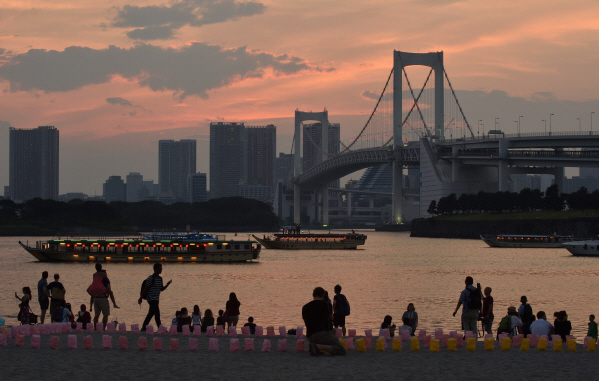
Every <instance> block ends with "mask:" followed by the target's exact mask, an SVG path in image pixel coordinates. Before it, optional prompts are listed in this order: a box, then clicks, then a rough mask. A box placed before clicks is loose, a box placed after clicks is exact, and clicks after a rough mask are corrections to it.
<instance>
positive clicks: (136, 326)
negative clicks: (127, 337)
mask: <svg viewBox="0 0 599 381" xmlns="http://www.w3.org/2000/svg"><path fill="white" fill-rule="evenodd" d="M131 333H136V334H138V335H139V333H140V332H139V324H131Z"/></svg>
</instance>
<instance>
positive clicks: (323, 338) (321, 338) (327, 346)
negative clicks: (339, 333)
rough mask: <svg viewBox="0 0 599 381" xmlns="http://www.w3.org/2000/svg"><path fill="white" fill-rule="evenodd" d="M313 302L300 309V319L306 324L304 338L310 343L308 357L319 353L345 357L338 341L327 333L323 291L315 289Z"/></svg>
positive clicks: (326, 315)
mask: <svg viewBox="0 0 599 381" xmlns="http://www.w3.org/2000/svg"><path fill="white" fill-rule="evenodd" d="M312 297H313V298H314V300H312V301H311V302H309V303H307V304H305V305H304V306H303V307H302V318H303V319H304V323H305V324H306V337H307V338H308V341H309V342H310V347H309V349H310V355H311V356H318V355H319V354H320V352H321V351H324V352H328V353H330V354H332V355H345V354H346V350H345V348H344V347H343V345H341V342H340V341H339V339H337V338H336V337H335V335H333V334H332V333H331V332H330V331H329V323H328V322H329V318H330V316H331V315H330V313H329V307H327V304H326V303H325V301H324V289H323V288H322V287H316V288H315V289H314V291H313V292H312Z"/></svg>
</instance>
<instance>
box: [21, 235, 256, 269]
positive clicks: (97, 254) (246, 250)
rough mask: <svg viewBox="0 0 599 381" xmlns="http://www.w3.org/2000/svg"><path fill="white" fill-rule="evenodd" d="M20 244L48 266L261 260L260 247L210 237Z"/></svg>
mask: <svg viewBox="0 0 599 381" xmlns="http://www.w3.org/2000/svg"><path fill="white" fill-rule="evenodd" d="M19 244H20V245H21V246H22V247H23V248H24V249H25V250H27V252H28V253H30V254H31V255H33V256H34V257H35V258H36V259H37V260H39V261H50V262H87V261H89V262H246V261H254V260H258V259H259V258H260V250H261V245H260V244H258V243H256V242H254V241H251V240H245V241H242V240H240V241H233V240H226V237H225V236H214V235H210V234H201V233H193V234H152V235H148V236H145V237H140V238H122V239H106V238H102V239H72V238H71V239H50V240H47V241H37V242H36V243H35V246H29V245H27V244H24V243H22V242H21V241H19Z"/></svg>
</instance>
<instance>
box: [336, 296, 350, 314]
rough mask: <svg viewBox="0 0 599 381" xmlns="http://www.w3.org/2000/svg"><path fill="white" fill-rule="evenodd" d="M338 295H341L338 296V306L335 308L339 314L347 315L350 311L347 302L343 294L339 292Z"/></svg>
mask: <svg viewBox="0 0 599 381" xmlns="http://www.w3.org/2000/svg"><path fill="white" fill-rule="evenodd" d="M340 296H341V297H340V298H339V306H338V307H337V309H338V311H339V313H340V314H341V315H343V316H349V314H350V313H351V310H350V307H349V302H348V301H347V298H346V297H345V295H341V294H340Z"/></svg>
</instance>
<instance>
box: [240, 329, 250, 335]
mask: <svg viewBox="0 0 599 381" xmlns="http://www.w3.org/2000/svg"><path fill="white" fill-rule="evenodd" d="M241 335H242V336H243V337H250V327H242V328H241Z"/></svg>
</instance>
